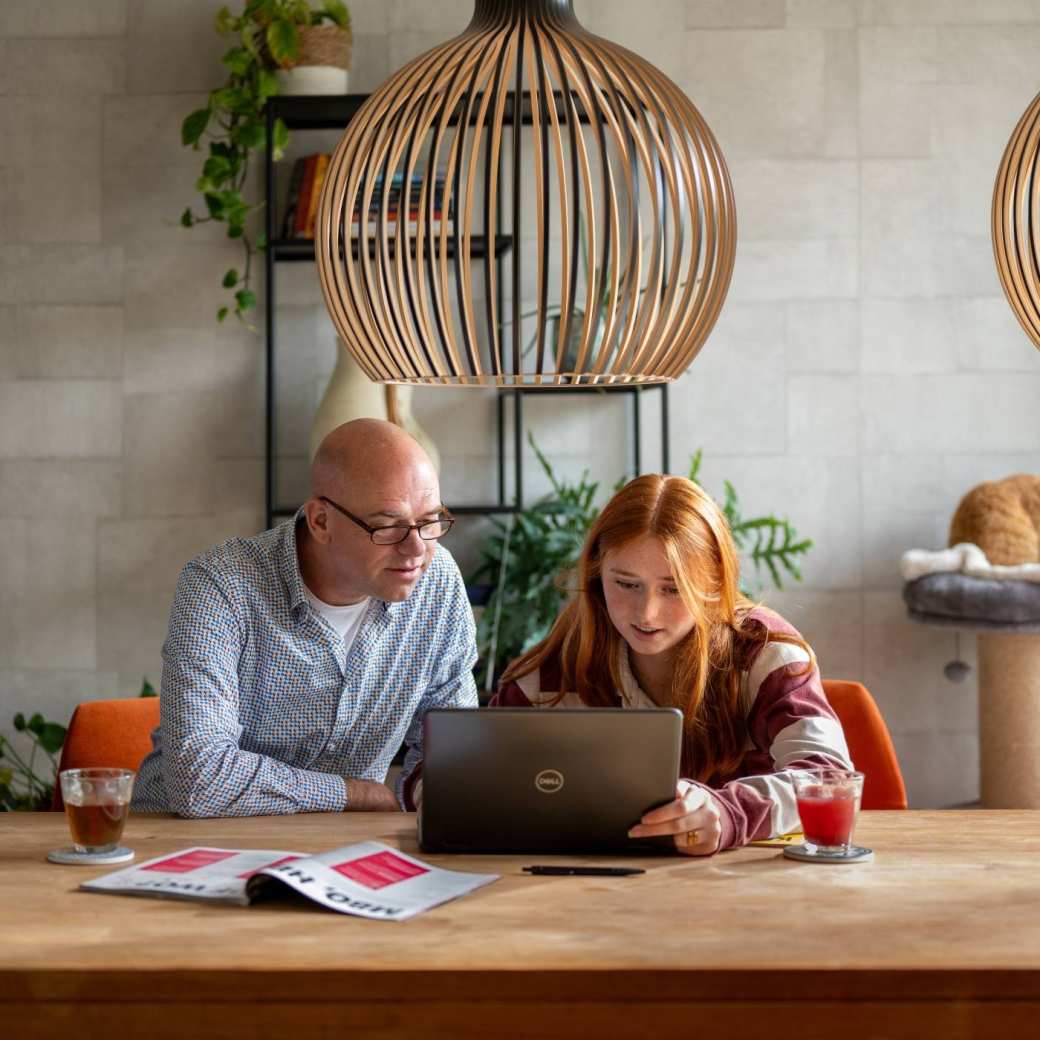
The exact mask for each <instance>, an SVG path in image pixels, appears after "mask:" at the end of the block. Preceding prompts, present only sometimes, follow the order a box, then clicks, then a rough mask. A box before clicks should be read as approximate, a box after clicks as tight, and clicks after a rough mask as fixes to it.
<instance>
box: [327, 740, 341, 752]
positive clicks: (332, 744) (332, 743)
mask: <svg viewBox="0 0 1040 1040" xmlns="http://www.w3.org/2000/svg"><path fill="white" fill-rule="evenodd" d="M338 747H339V744H338V743H336V741H335V740H330V741H329V750H330V751H335V750H336V748H338Z"/></svg>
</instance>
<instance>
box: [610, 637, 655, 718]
mask: <svg viewBox="0 0 1040 1040" xmlns="http://www.w3.org/2000/svg"><path fill="white" fill-rule="evenodd" d="M618 674H619V675H620V676H621V690H620V691H619V692H620V694H621V700H622V702H623V704H624V706H625V707H626V708H656V707H657V705H656V704H655V703H654V702H653V700H651V699H650V697H648V696H647V695H646V693H644V692H643V688H642V687H641V686H640V685H639V681H638V680H637V679H636V677H635V675H634V674H633V672H632V665H631V664H630V663H629V660H628V643H626V642H625V641H624V640H623V639H622V640H621V646H620V647H619V648H618Z"/></svg>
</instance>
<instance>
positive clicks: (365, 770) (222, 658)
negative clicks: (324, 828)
mask: <svg viewBox="0 0 1040 1040" xmlns="http://www.w3.org/2000/svg"><path fill="white" fill-rule="evenodd" d="M299 515H300V514H297V519H298V518H299ZM295 532H296V524H295V522H293V523H286V524H281V525H279V526H278V527H276V528H274V529H273V530H270V531H265V532H264V533H263V534H261V535H258V536H257V537H255V538H234V539H231V540H230V541H228V542H225V543H224V544H223V545H220V546H218V547H216V548H215V549H212V550H210V551H209V552H206V553H203V554H202V555H201V556H199V557H197V558H196V559H194V560H192V561H191V562H190V563H189V564H188V565H187V566H186V567H185V568H184V570H183V571H182V572H181V575H180V580H179V581H178V583H177V591H176V594H175V596H174V601H173V609H172V611H171V614H170V629H169V634H168V635H167V638H166V643H165V644H164V646H163V674H162V690H161V695H160V725H159V728H158V729H157V730H156V731H155V732H154V733H153V734H152V743H153V748H154V750H153V751H152V752H151V754H149V755H148V757H147V758H146V759H145V760H144V762H143V763H142V764H141V770H140V772H139V774H138V777H137V782H136V784H135V791H134V801H133V808H134V809H135V810H136V811H138V812H175V813H179V814H181V815H183V816H189V817H203V816H257V815H262V814H267V813H272V814H273V813H295V812H322V811H339V810H342V809H344V808H345V807H346V803H347V788H346V781H345V779H344V778H345V777H355V778H358V779H363V780H379V781H382V780H384V778H385V777H386V774H387V770H388V769H389V767H390V763H391V760H392V759H393V757H394V755H395V753H396V752H397V750H398V748H399V747H400V746H401V744H402V742H404V743H407V745H408V751H407V754H406V756H405V766H404V772H403V777H407V776H408V775H409V773H410V772H411V771H412V769H414V767H415V765H416V764H417V763H418V762H419V761H420V759H421V758H422V718H423V715H424V714H425V713H426V711H427V710H429V709H430V708H472V707H476V704H477V692H476V687H475V685H474V682H473V677H472V674H471V669H472V667H473V664H474V662H475V661H476V656H477V651H476V641H475V634H474V625H473V613H472V611H471V610H470V606H469V602H468V600H467V598H466V592H465V587H464V585H463V582H462V576H461V575H460V574H459V569H458V567H457V565H456V564H455V561H454V560H453V559H452V557H451V554H450V553H449V552H448V551H447V550H446V549H444V548H443V547H441V546H438V547H437V550H436V552H435V553H434V556H433V559H432V561H431V562H430V565H429V567H428V568H427V570H426V572H425V573H424V574H423V576H422V577H421V578H420V579H419V582H418V583H417V584H416V587H415V588H414V589H413V591H412V593H411V595H410V596H409V597H408V599H406V600H404V601H402V602H400V603H385V602H383V601H382V600H377V599H372V600H371V601H370V603H369V606H368V610H367V612H366V614H365V617H364V620H363V621H362V623H361V628H360V630H359V632H358V634H357V638H356V639H355V641H354V645H353V646H352V647H351V649H350V653H349V654H347V653H345V652H344V645H343V641H342V639H340V637H339V636H338V634H337V633H336V632H335V631H334V630H333V629H332V626H331V625H329V623H328V622H327V621H326V620H325V619H324V618H322V617H321V616H320V615H318V614H317V612H316V611H315V610H314V609H313V608H312V607H311V605H310V604H309V603H308V602H307V598H306V595H305V593H304V585H303V579H302V578H301V577H300V569H299V564H298V562H297V556H296V533H295ZM400 792H401V788H400V785H399V786H398V797H400Z"/></svg>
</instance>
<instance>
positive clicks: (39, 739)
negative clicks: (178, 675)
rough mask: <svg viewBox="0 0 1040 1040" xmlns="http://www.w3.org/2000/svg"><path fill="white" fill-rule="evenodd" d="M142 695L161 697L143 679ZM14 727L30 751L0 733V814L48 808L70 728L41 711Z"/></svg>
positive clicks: (18, 720) (19, 715)
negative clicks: (26, 742) (48, 717)
mask: <svg viewBox="0 0 1040 1040" xmlns="http://www.w3.org/2000/svg"><path fill="white" fill-rule="evenodd" d="M138 696H140V697H155V696H157V694H156V692H155V687H154V686H152V684H151V683H150V682H149V681H148V680H147V679H142V680H141V692H140V694H139V695H138ZM13 725H14V729H15V732H16V733H21V734H23V735H24V737H25V740H26V741H28V750H27V751H26V750H24V749H23V750H22V751H19V749H18V748H17V747H16V746H15V745H14V743H12V742H11V741H10V740H8V739H7V737H5V736H4V735H3V734H2V733H0V812H23V811H25V812H33V811H35V810H38V809H47V808H49V806H50V804H51V799H52V798H53V796H54V784H55V782H56V779H57V773H58V759H57V755H58V754H59V752H60V751H61V749H62V745H64V743H65V736H66V732H67V731H66V728H65V727H64V726H62V725H60V724H59V723H57V722H48V721H47V720H46V719H45V718H44V717H43V716H42V715H41V714H40V713H39V712H36V713H35V714H33V715H31V716H30V717H29V718H26V717H25V715H24V713H23V712H18V713H17V714H16V715H15V717H14V720H13ZM37 757H39V759H40V761H39V764H37Z"/></svg>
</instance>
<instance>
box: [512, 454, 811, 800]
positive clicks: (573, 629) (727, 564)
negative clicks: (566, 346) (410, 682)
mask: <svg viewBox="0 0 1040 1040" xmlns="http://www.w3.org/2000/svg"><path fill="white" fill-rule="evenodd" d="M645 535H653V536H655V537H657V538H658V539H660V541H661V545H662V547H663V549H664V552H665V555H666V556H667V559H668V562H669V565H670V567H671V572H672V576H673V578H674V580H675V584H676V587H677V588H678V590H679V595H680V597H681V598H682V601H683V603H684V605H685V606H686V608H687V610H689V611H690V613H691V614H692V615H693V619H694V625H693V628H692V629H691V630H690V633H689V634H688V635H687V636H686V637H685V638H684V639H683V640H682V641H681V642H680V643H679V644H678V646H677V647H676V654H675V669H674V672H673V675H672V689H671V697H670V699H669V705H667V706H672V707H676V708H679V709H680V710H681V711H682V713H683V721H684V731H685V740H684V748H683V775H684V776H690V777H692V778H693V779H697V780H701V781H703V782H706V783H710V782H712V781H713V780H719V779H721V778H724V777H728V776H729V775H730V774H732V773H733V772H734V771H735V770H736V769H737V767H738V765H739V764H740V761H741V759H742V758H743V756H744V750H745V743H746V739H747V727H746V723H745V719H744V714H743V712H742V710H741V704H740V684H741V671H742V670H743V667H742V666H743V662H744V659H745V658H746V656H747V654H748V652H749V650H750V649H751V648H752V647H753V646H754V645H755V644H759V643H763V642H766V641H767V640H770V639H771V640H774V641H781V642H790V643H796V644H798V645H799V646H802V647H804V649H805V650H806V651H807V653H808V654H809V665H808V666H807V667H808V668H809V669H811V668H812V667H813V665H814V660H813V654H812V650H811V649H810V648H809V646H808V645H807V644H806V643H805V642H804V641H803V640H801V639H799V638H798V637H797V636H793V635H788V634H786V633H779V632H767V631H766V629H765V627H764V626H763V625H761V624H760V623H758V622H754V621H749V619H748V614H749V612H750V611H751V609H752V608H753V607H754V604H753V603H752V602H751V601H750V600H749V599H747V597H745V596H744V595H743V594H742V593H741V591H740V585H739V577H740V561H739V557H738V555H737V550H736V547H735V545H734V544H733V537H732V535H731V534H730V529H729V524H728V523H727V521H726V517H725V516H724V514H723V513H722V511H721V510H720V509H719V507H718V506H717V505H716V504H715V502H714V501H713V500H712V498H711V497H710V496H709V495H708V494H706V493H705V491H704V490H703V489H702V488H701V487H700V485H698V484H696V483H694V482H693V481H692V480H686V479H685V478H684V477H667V476H661V475H660V474H656V473H653V474H647V475H645V476H641V477H636V479H635V480H632V481H630V482H629V483H628V484H626V485H625V486H624V487H623V488H622V489H621V490H620V491H619V492H618V493H617V494H616V495H615V496H614V497H613V498H612V499H611V500H610V501H609V502H608V503H607V504H606V506H604V508H603V511H602V512H601V513H600V514H599V516H598V517H597V519H596V521H595V523H594V524H593V525H592V528H591V530H590V531H589V534H588V537H587V538H586V540H585V546H584V548H583V549H582V553H581V556H580V558H579V560H578V564H577V588H576V590H575V591H574V594H573V595H572V597H571V598H570V600H569V601H568V603H567V605H566V606H565V607H564V609H563V611H562V613H561V614H560V616H559V617H558V618H557V619H556V623H555V624H554V625H553V627H552V630H551V631H550V632H549V635H548V636H546V638H545V639H544V640H542V642H541V643H539V644H538V645H537V646H534V647H532V648H531V649H530V650H528V651H527V653H525V654H524V655H523V656H521V657H519V658H518V659H517V660H516V661H514V662H513V663H512V664H511V665H510V666H509V667H508V668H507V669H506V671H505V673H504V674H503V676H502V682H509V681H511V680H516V679H519V678H521V677H523V676H525V675H528V674H529V673H531V672H533V671H535V669H538V668H541V667H542V666H543V665H544V664H546V663H547V662H548V663H550V664H553V665H556V666H558V668H559V669H560V696H561V697H562V696H563V693H564V692H566V691H569V690H573V691H575V692H576V693H577V694H578V696H579V697H580V698H581V700H582V701H583V703H585V704H587V705H588V706H589V707H602V708H605V707H615V706H616V705H617V693H616V691H618V690H620V689H621V688H622V682H621V668H620V664H621V653H622V650H623V648H624V647H625V642H624V639H623V638H622V636H621V634H620V633H619V632H618V631H617V629H616V628H615V627H614V625H613V623H612V622H611V620H610V616H609V614H608V613H607V604H606V599H605V597H604V593H603V579H602V576H601V572H602V567H603V558H604V556H605V555H606V554H607V553H608V552H610V551H611V550H612V549H618V548H621V547H622V546H624V545H626V544H628V543H629V542H632V541H634V540H636V539H637V538H641V537H643V536H645Z"/></svg>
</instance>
